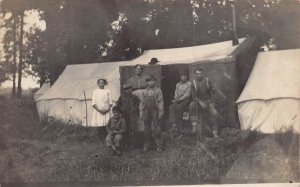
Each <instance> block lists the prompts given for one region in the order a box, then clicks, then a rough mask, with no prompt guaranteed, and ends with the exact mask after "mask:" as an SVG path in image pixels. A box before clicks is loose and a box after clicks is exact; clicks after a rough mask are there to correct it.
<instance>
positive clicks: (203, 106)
mask: <svg viewBox="0 0 300 187" xmlns="http://www.w3.org/2000/svg"><path fill="white" fill-rule="evenodd" d="M198 103H199V105H200V106H201V107H202V108H203V109H206V108H207V105H206V104H205V103H204V102H202V101H200V100H198Z"/></svg>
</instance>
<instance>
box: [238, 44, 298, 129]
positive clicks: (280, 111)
mask: <svg viewBox="0 0 300 187" xmlns="http://www.w3.org/2000/svg"><path fill="white" fill-rule="evenodd" d="M237 104H238V114H239V119H240V122H241V128H242V129H250V130H259V131H261V132H264V133H273V132H276V131H278V130H285V129H287V128H293V129H294V131H296V132H298V133H299V128H300V49H291V50H282V51H270V52H261V53H259V54H258V56H257V59H256V63H255V65H254V67H253V70H252V72H251V75H250V77H249V79H248V82H247V84H246V86H245V88H244V90H243V92H242V94H241V95H240V97H239V99H238V100H237Z"/></svg>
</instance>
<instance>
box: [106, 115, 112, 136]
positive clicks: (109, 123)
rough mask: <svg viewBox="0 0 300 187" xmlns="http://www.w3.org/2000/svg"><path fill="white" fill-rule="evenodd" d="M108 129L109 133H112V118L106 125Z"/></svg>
mask: <svg viewBox="0 0 300 187" xmlns="http://www.w3.org/2000/svg"><path fill="white" fill-rule="evenodd" d="M106 131H107V133H108V134H110V133H112V129H111V119H109V120H108V123H107V125H106Z"/></svg>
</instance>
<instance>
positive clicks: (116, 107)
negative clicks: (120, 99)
mask: <svg viewBox="0 0 300 187" xmlns="http://www.w3.org/2000/svg"><path fill="white" fill-rule="evenodd" d="M112 111H113V112H118V113H120V112H121V109H120V107H119V106H114V107H113V108H112Z"/></svg>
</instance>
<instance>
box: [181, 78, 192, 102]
mask: <svg viewBox="0 0 300 187" xmlns="http://www.w3.org/2000/svg"><path fill="white" fill-rule="evenodd" d="M191 87H192V86H191V83H190V82H189V83H188V85H187V88H186V90H185V93H184V94H183V95H182V96H181V97H180V98H178V100H179V101H182V100H184V99H186V98H188V97H190V96H191Z"/></svg>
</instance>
